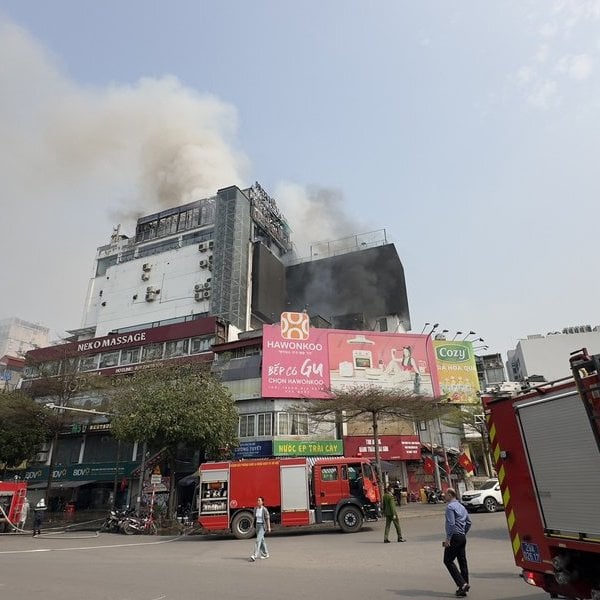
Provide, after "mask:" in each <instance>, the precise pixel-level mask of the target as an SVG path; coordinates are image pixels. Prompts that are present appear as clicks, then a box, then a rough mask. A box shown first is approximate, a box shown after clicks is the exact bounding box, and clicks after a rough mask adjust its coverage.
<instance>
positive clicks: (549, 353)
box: [507, 331, 600, 381]
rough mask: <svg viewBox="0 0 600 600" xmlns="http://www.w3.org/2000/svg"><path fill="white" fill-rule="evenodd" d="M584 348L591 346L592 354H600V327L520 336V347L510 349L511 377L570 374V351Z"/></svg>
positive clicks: (518, 378) (550, 376) (549, 378)
mask: <svg viewBox="0 0 600 600" xmlns="http://www.w3.org/2000/svg"><path fill="white" fill-rule="evenodd" d="M581 348H587V350H588V352H589V353H590V354H600V331H591V332H586V333H569V334H555V335H547V336H545V337H531V338H528V339H525V340H519V343H518V344H517V347H516V348H515V349H514V350H512V351H509V353H508V362H507V371H508V376H509V378H510V379H511V381H519V380H522V379H526V378H527V377H531V376H532V375H542V376H544V377H545V378H546V380H547V381H553V380H555V379H561V378H562V377H568V376H569V375H570V374H571V370H570V368H569V355H570V353H571V352H573V351H575V350H580V349H581Z"/></svg>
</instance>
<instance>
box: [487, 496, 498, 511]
mask: <svg viewBox="0 0 600 600" xmlns="http://www.w3.org/2000/svg"><path fill="white" fill-rule="evenodd" d="M483 508H485V510H486V511H487V512H490V513H492V512H496V510H497V508H498V503H497V502H496V501H495V500H494V499H493V498H492V497H491V496H489V497H488V498H486V499H485V500H484V501H483Z"/></svg>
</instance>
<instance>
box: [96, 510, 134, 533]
mask: <svg viewBox="0 0 600 600" xmlns="http://www.w3.org/2000/svg"><path fill="white" fill-rule="evenodd" d="M130 513H131V511H130V510H128V509H124V510H117V509H113V510H111V511H110V512H109V513H108V515H107V517H106V519H105V520H104V523H102V526H101V527H100V530H101V531H108V532H109V533H122V531H123V530H122V526H123V521H124V520H125V519H126V518H128V516H129V515H130Z"/></svg>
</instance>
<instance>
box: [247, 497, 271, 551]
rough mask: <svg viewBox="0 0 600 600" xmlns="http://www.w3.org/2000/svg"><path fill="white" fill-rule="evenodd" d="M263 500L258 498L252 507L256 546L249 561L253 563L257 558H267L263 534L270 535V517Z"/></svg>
mask: <svg viewBox="0 0 600 600" xmlns="http://www.w3.org/2000/svg"><path fill="white" fill-rule="evenodd" d="M264 502H265V499H264V498H263V497H262V496H259V497H258V499H257V501H256V506H255V507H254V529H256V545H255V546H254V553H253V554H252V555H251V556H250V560H251V561H252V562H254V561H255V560H256V559H257V558H259V557H260V558H269V549H268V548H267V544H266V542H265V533H266V532H269V533H271V517H270V515H269V510H268V509H267V507H266V506H265V505H264Z"/></svg>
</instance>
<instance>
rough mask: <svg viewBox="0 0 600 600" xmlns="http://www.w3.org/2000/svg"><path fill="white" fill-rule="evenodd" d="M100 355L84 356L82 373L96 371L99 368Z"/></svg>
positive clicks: (80, 367) (81, 364) (80, 364)
mask: <svg viewBox="0 0 600 600" xmlns="http://www.w3.org/2000/svg"><path fill="white" fill-rule="evenodd" d="M99 358H100V355H99V354H94V355H93V356H82V357H81V361H80V363H79V369H80V370H81V371H95V370H96V369H97V368H98V359H99Z"/></svg>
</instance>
